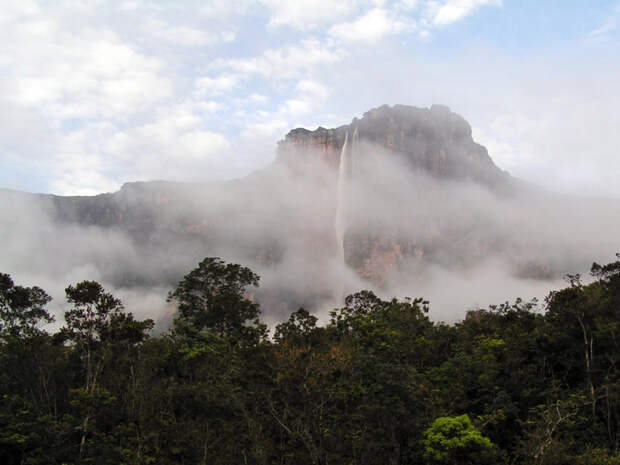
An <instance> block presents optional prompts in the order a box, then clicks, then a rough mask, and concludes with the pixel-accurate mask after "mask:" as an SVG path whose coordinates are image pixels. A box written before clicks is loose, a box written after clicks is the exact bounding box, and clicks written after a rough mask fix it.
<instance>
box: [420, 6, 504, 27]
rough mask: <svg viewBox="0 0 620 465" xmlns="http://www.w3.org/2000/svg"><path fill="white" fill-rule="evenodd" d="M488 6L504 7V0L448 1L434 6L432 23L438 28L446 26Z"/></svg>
mask: <svg viewBox="0 0 620 465" xmlns="http://www.w3.org/2000/svg"><path fill="white" fill-rule="evenodd" d="M488 5H494V6H502V0H448V1H446V2H445V3H443V4H436V5H434V7H433V8H432V9H433V10H434V15H433V18H432V22H433V23H434V24H435V25H437V26H446V25H448V24H452V23H455V22H457V21H460V20H461V19H463V18H465V17H466V16H469V15H470V14H472V13H473V12H474V11H475V10H477V9H478V8H480V7H482V6H488Z"/></svg>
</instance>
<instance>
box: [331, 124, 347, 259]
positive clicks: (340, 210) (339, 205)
mask: <svg viewBox="0 0 620 465" xmlns="http://www.w3.org/2000/svg"><path fill="white" fill-rule="evenodd" d="M348 156H349V132H348V131H347V133H346V135H345V136H344V144H343V145H342V150H341V151H340V166H339V167H338V184H337V185H336V217H335V220H334V229H335V230H336V244H337V247H338V258H339V259H340V262H341V263H342V264H345V257H344V232H345V202H346V190H347V181H348V179H347V178H348V176H347V174H348V173H347V164H348Z"/></svg>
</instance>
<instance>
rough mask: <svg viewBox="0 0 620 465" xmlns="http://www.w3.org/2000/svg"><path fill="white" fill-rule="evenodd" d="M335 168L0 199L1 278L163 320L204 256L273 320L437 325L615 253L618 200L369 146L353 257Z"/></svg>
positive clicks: (546, 286) (303, 162)
mask: <svg viewBox="0 0 620 465" xmlns="http://www.w3.org/2000/svg"><path fill="white" fill-rule="evenodd" d="M337 171H338V168H337V167H334V166H333V165H331V164H329V163H327V162H325V161H323V159H322V158H321V157H319V156H316V157H312V156H305V157H303V158H300V159H299V160H296V161H295V162H294V163H291V162H290V161H288V162H283V161H282V160H280V161H278V162H276V163H274V164H272V165H270V166H269V167H267V168H265V169H263V170H262V171H259V172H255V173H253V174H252V175H250V176H248V177H246V178H244V179H240V180H236V181H230V182H225V183H214V184H182V183H161V182H157V183H136V184H129V185H126V186H124V187H123V189H122V190H121V191H119V192H117V193H114V194H104V195H101V196H96V197H84V198H75V197H73V198H61V197H53V196H40V195H31V194H22V193H16V192H8V191H7V192H2V193H1V194H0V211H2V212H3V216H2V219H1V220H0V241H1V242H0V243H1V244H2V246H1V247H2V248H1V250H2V252H1V254H0V271H2V272H6V273H9V274H11V275H12V276H13V278H14V279H15V281H16V282H17V283H19V284H22V285H38V286H40V287H42V288H44V289H45V290H47V291H48V292H49V293H50V295H52V296H53V297H54V301H53V302H52V306H51V309H52V310H53V311H54V312H55V313H56V315H57V317H59V316H60V315H61V314H62V311H63V310H64V307H65V303H64V288H65V287H66V286H67V285H69V284H73V283H75V282H78V281H81V280H85V279H88V280H96V281H99V282H101V283H102V284H103V285H104V287H106V289H107V290H108V291H111V292H112V293H114V294H115V295H117V296H118V297H120V298H121V299H122V300H123V302H124V304H125V306H126V308H127V309H128V310H129V311H132V312H134V313H135V314H136V315H137V316H139V317H150V318H154V319H155V320H159V321H160V327H162V328H163V327H165V325H166V324H167V322H169V321H170V318H171V315H172V314H173V312H174V309H173V308H171V307H170V305H169V304H167V303H166V301H165V299H166V295H167V293H168V291H170V290H171V289H173V288H174V286H175V285H176V283H177V282H178V281H179V280H180V279H181V278H182V276H183V275H184V274H186V273H187V272H189V271H190V270H191V269H192V268H193V267H194V266H195V265H196V264H197V263H198V262H199V261H200V260H201V259H202V258H204V257H206V256H218V257H221V258H222V259H224V260H226V261H231V262H237V263H241V264H243V265H246V266H248V267H250V268H251V269H252V270H253V271H255V272H256V273H258V274H259V275H260V276H261V286H260V288H259V290H258V291H257V292H256V293H255V295H254V296H255V298H256V299H257V300H258V301H260V302H261V304H262V307H263V312H264V320H265V321H266V322H268V323H270V324H272V323H274V322H277V321H280V320H282V319H284V318H286V317H287V316H288V314H289V313H290V312H292V311H295V310H297V309H298V308H299V307H301V306H304V307H306V308H308V309H310V310H312V311H314V312H315V313H316V314H318V315H319V317H321V318H322V319H325V318H327V314H328V310H330V309H331V308H334V307H335V306H339V305H341V304H342V299H343V297H344V295H345V294H348V293H351V292H355V291H357V290H361V289H373V290H374V291H375V292H377V293H378V294H379V295H380V296H382V297H393V296H397V297H404V296H410V297H418V296H420V297H424V298H426V299H429V300H430V303H431V316H432V317H433V318H434V319H438V320H446V321H454V320H457V319H459V318H460V317H462V316H464V314H465V311H466V310H468V309H470V308H474V307H480V306H487V305H489V304H493V303H498V302H503V301H505V300H512V299H514V298H516V297H522V298H524V299H530V298H532V297H539V298H540V297H544V296H545V295H546V294H547V293H548V291H549V290H551V289H553V288H557V287H558V286H560V285H561V280H562V277H563V275H565V274H566V273H577V272H581V273H584V272H587V270H588V269H589V266H590V265H591V263H592V262H593V261H602V262H605V261H606V260H608V259H610V258H611V257H613V254H614V253H615V252H617V251H618V250H620V244H619V240H618V231H619V230H620V204H619V203H618V202H617V201H615V200H585V199H579V198H571V197H568V196H560V195H556V194H552V193H549V192H546V191H544V190H543V189H540V188H537V187H533V186H528V185H526V184H525V183H521V182H520V181H518V180H515V179H513V178H509V177H508V176H507V177H506V180H507V185H506V186H502V187H501V188H499V189H497V188H491V187H488V186H485V185H481V184H477V183H475V182H474V181H471V180H467V179H466V178H464V179H460V180H454V179H452V180H451V179H438V178H436V177H433V176H430V175H428V174H426V173H425V172H423V171H421V170H415V169H413V168H411V166H410V165H409V164H407V163H406V162H405V160H404V158H403V157H400V156H398V155H397V154H395V153H394V152H391V151H387V150H385V149H384V148H381V147H378V146H374V145H371V144H362V145H360V146H359V147H358V148H357V151H356V152H353V153H352V167H351V171H350V174H349V176H348V177H347V181H346V186H344V187H345V189H344V192H345V195H344V197H342V196H341V202H343V203H344V204H343V205H341V206H340V207H341V208H342V211H343V212H344V218H345V225H346V233H345V236H344V251H345V262H346V263H343V261H342V258H341V256H340V255H339V253H338V250H339V244H337V239H336V231H335V214H336V208H337V205H336V203H337V201H338V198H339V196H338V195H336V183H337V180H338V173H337Z"/></svg>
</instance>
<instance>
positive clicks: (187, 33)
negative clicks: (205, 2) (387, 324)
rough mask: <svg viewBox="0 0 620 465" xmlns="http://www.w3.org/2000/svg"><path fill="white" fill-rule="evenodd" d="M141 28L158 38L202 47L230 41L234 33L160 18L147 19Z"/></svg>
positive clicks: (172, 42) (173, 42) (177, 43)
mask: <svg viewBox="0 0 620 465" xmlns="http://www.w3.org/2000/svg"><path fill="white" fill-rule="evenodd" d="M143 29H144V30H145V31H146V32H147V33H148V34H150V35H152V36H153V37H155V38H157V39H159V40H164V41H166V42H170V43H171V44H173V45H180V46H186V47H204V46H208V45H214V44H217V43H219V42H232V41H233V40H234V39H235V33H234V32H233V31H231V30H222V31H219V30H217V29H216V28H213V27H211V28H210V29H209V30H206V29H198V28H196V27H192V26H188V25H169V24H167V23H166V22H164V21H160V20H151V21H148V22H147V23H146V24H145V25H144V26H143Z"/></svg>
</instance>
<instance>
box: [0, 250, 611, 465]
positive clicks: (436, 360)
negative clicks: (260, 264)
mask: <svg viewBox="0 0 620 465" xmlns="http://www.w3.org/2000/svg"><path fill="white" fill-rule="evenodd" d="M591 273H592V276H593V278H594V281H593V282H592V283H591V284H588V285H584V284H583V283H582V281H581V279H580V277H579V276H578V275H574V276H569V277H568V285H567V287H566V288H564V289H561V290H557V291H553V292H551V293H550V294H549V296H548V297H547V298H546V300H545V304H544V307H543V309H542V310H538V307H537V306H536V305H534V304H533V303H527V302H523V301H521V300H517V301H516V302H515V303H513V304H509V303H504V304H501V305H497V306H492V307H491V308H489V309H488V310H475V311H470V312H468V313H467V315H466V317H465V318H464V319H463V320H462V321H460V322H458V323H455V324H452V325H448V324H445V323H441V322H433V321H431V320H430V319H429V317H428V314H427V313H428V303H427V302H425V301H424V300H422V299H415V300H411V299H404V300H397V299H393V300H382V299H379V298H378V297H377V296H376V295H374V294H373V293H372V292H370V291H361V292H359V293H356V294H353V295H350V296H348V297H347V298H346V302H345V305H344V306H343V307H342V308H337V309H334V310H333V311H332V312H331V314H330V316H331V318H330V321H329V323H328V324H326V325H325V326H319V325H318V324H317V318H316V317H314V316H313V315H311V314H310V313H308V312H307V311H305V310H304V309H299V310H297V311H295V312H294V313H292V314H291V316H290V318H289V319H288V320H287V321H285V322H283V323H281V324H279V325H277V326H276V327H275V329H274V333H273V337H271V338H270V337H269V336H268V331H267V327H266V326H265V325H264V324H263V323H261V321H260V313H261V309H260V306H259V305H258V304H257V303H256V302H253V301H252V300H250V299H248V298H247V297H246V296H247V289H248V287H251V286H257V285H258V282H259V277H258V276H257V275H256V274H254V273H253V272H252V271H251V270H249V269H248V268H246V267H243V266H241V265H237V264H229V263H225V262H223V261H222V260H220V259H217V258H206V259H205V260H203V261H202V262H201V263H200V264H199V265H198V266H197V267H196V268H195V269H194V270H192V271H191V272H190V273H188V274H187V275H186V276H185V277H184V278H183V280H182V281H181V282H180V283H179V285H178V286H177V288H176V289H175V290H173V291H172V292H171V293H170V294H169V300H171V301H174V302H175V303H176V304H177V307H178V312H177V314H176V317H175V319H174V324H173V326H172V327H171V328H170V330H169V331H167V332H166V333H164V334H162V335H157V336H155V335H153V334H152V333H151V330H152V328H153V322H152V321H151V320H144V321H138V320H136V319H134V317H133V315H132V313H131V312H127V311H126V310H125V309H124V307H123V305H122V303H121V301H120V300H119V299H117V298H116V297H114V296H113V295H111V294H110V293H108V292H106V290H105V289H103V287H102V286H101V285H100V284H99V283H97V282H94V281H83V282H80V283H77V284H75V285H70V286H69V287H67V289H66V296H67V301H68V304H69V309H68V310H67V311H66V313H65V315H64V316H65V325H64V326H63V327H62V328H61V329H60V330H58V331H57V332H55V333H53V334H50V333H49V332H47V331H46V330H45V329H44V328H45V324H46V323H49V322H51V321H52V319H53V318H52V316H51V315H50V314H49V313H48V311H47V310H46V305H47V304H48V303H49V301H50V297H49V296H48V295H47V294H46V292H45V291H44V290H42V289H40V288H38V287H23V286H20V285H17V284H15V283H14V282H13V280H12V279H11V277H10V276H9V275H7V274H0V457H2V462H3V463H4V464H7V465H12V464H86V463H88V464H231V465H232V464H235V465H236V464H290V465H303V464H325V465H327V464H373V465H374V464H455V465H460V464H472V465H473V464H477V465H479V464H500V463H510V464H540V465H542V464H545V465H553V464H558V465H560V464H582V465H586V464H588V465H590V464H591V465H594V464H596V465H599V464H620V455H619V450H618V446H619V438H620V435H619V426H620V372H619V368H620V362H619V360H618V359H619V357H620V350H619V346H618V345H619V343H620V261H616V262H613V263H610V264H608V265H604V266H601V265H597V264H594V265H593V266H592V270H591Z"/></svg>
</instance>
